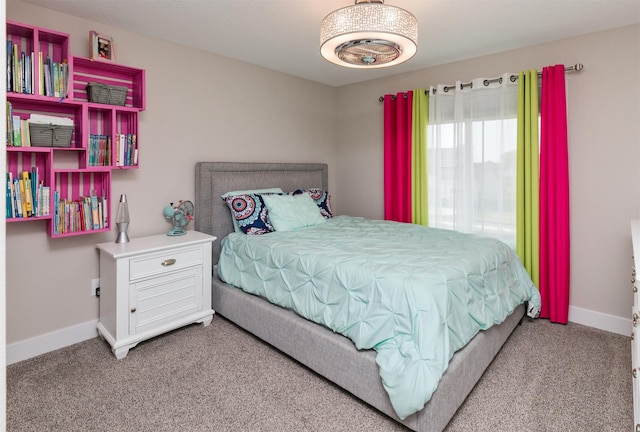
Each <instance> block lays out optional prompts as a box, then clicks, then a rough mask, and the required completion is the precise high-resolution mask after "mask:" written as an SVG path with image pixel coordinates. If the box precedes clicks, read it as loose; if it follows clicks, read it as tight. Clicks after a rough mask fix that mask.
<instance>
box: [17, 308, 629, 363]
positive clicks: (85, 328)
mask: <svg viewBox="0 0 640 432" xmlns="http://www.w3.org/2000/svg"><path fill="white" fill-rule="evenodd" d="M569 321H571V322H574V323H576V324H582V325H586V326H588V327H594V328H597V329H600V330H605V331H609V332H612V333H617V334H621V335H625V336H629V335H630V334H631V319H628V318H621V317H617V316H613V315H607V314H603V313H601V312H594V311H592V310H588V309H583V308H579V307H576V306H569ZM97 324H98V320H94V321H87V322H85V323H82V324H78V325H75V326H72V327H67V328H64V329H62V330H57V331H54V332H51V333H46V334H43V335H41V336H36V337H33V338H31V339H26V340H23V341H20V342H15V343H12V344H11V345H7V365H10V364H12V363H17V362H19V361H22V360H26V359H29V358H31V357H35V356H38V355H41V354H45V353H48V352H49V351H55V350H57V349H60V348H64V347H66V346H69V345H73V344H76V343H78V342H83V341H85V340H87V339H91V338H94V337H96V336H98V332H97V330H96V325H97Z"/></svg>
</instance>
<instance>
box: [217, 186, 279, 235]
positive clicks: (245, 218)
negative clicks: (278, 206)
mask: <svg viewBox="0 0 640 432" xmlns="http://www.w3.org/2000/svg"><path fill="white" fill-rule="evenodd" d="M223 199H224V200H225V201H226V202H227V205H228V206H229V209H230V210H231V215H232V216H233V218H234V219H235V220H236V222H237V223H238V227H239V228H240V230H241V231H242V232H243V233H245V234H249V235H260V234H268V233H270V232H273V231H275V230H274V229H273V226H272V225H271V223H270V222H269V212H268V211H267V206H265V205H264V200H263V199H262V197H261V196H260V195H259V194H240V195H228V196H226V197H225V198H223Z"/></svg>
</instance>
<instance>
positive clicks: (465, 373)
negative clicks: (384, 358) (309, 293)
mask: <svg viewBox="0 0 640 432" xmlns="http://www.w3.org/2000/svg"><path fill="white" fill-rule="evenodd" d="M212 290H213V292H212V304H213V305H212V306H213V309H214V310H215V311H216V314H220V315H222V316H224V317H225V318H227V319H229V320H230V321H232V322H234V323H235V324H237V325H238V326H240V327H241V328H243V329H245V330H247V331H248V332H250V333H252V334H254V335H255V336H257V337H258V338H260V339H262V340H264V341H265V342H267V343H268V344H270V345H272V346H274V347H275V348H277V349H278V350H280V351H282V352H283V353H285V354H287V355H288V356H290V357H292V358H294V359H295V360H297V361H299V362H300V363H302V364H303V365H305V366H307V367H308V368H310V369H311V370H313V371H315V372H317V373H318V374H320V375H321V376H323V377H325V378H327V379H328V380H330V381H332V382H334V383H335V384H337V385H338V386H340V387H342V388H343V389H345V390H347V391H348V392H350V393H351V394H353V395H354V396H356V397H357V398H359V399H361V400H362V401H364V402H366V403H368V404H369V405H371V406H373V407H374V408H376V409H377V410H379V411H381V412H383V413H384V414H386V415H388V416H389V417H391V418H393V419H394V420H396V421H398V422H400V423H402V424H403V425H405V426H407V427H408V428H410V429H412V430H414V431H417V432H427V431H429V432H432V431H442V430H443V429H444V428H445V427H446V425H447V423H449V421H450V420H451V418H452V417H453V415H454V414H455V412H456V411H457V409H458V408H459V407H460V405H462V403H463V402H464V399H465V398H466V397H467V395H468V394H469V393H470V392H471V390H472V389H473V387H474V386H475V384H476V382H477V381H478V380H479V379H480V377H481V376H482V374H483V372H484V371H485V369H486V368H487V367H488V366H489V364H490V363H491V361H492V360H493V358H494V357H495V355H496V354H497V353H498V351H500V348H501V347H502V345H503V344H504V342H505V341H506V340H507V338H508V337H509V335H510V334H511V332H512V331H513V329H514V328H515V327H516V326H517V325H518V323H519V322H520V320H521V319H522V317H523V316H524V306H519V307H518V309H516V311H515V312H514V313H513V314H511V315H510V316H509V317H508V318H507V319H506V320H505V321H504V322H503V323H502V324H500V325H498V326H494V327H492V328H490V329H489V330H487V331H484V332H481V333H480V334H478V335H477V336H476V337H474V338H473V340H472V341H471V342H469V344H468V345H467V346H465V347H464V348H463V349H461V350H460V351H458V352H457V353H456V354H455V355H454V356H453V359H452V360H451V363H450V364H449V367H448V369H447V371H446V372H445V374H444V375H443V377H442V380H441V381H440V384H439V385H438V389H437V390H436V392H435V393H434V394H433V396H432V397H431V400H430V401H429V402H428V403H427V405H426V406H425V407H424V408H423V409H422V410H421V411H419V412H418V413H416V414H413V415H411V416H409V417H407V418H406V419H404V420H400V419H399V418H398V416H396V414H395V412H394V411H393V407H392V406H391V402H390V401H389V397H388V395H387V392H386V391H385V389H384V387H383V386H382V381H381V379H380V375H379V372H378V366H377V365H376V357H375V351H373V350H364V351H359V350H357V349H356V347H355V345H354V344H353V342H351V341H350V340H349V339H347V338H346V337H344V336H342V335H340V334H337V333H334V332H333V331H331V330H330V329H328V328H326V327H324V326H321V325H318V324H315V323H313V322H311V321H308V320H306V319H304V318H302V317H300V316H299V315H297V314H296V313H294V312H292V311H290V310H287V309H284V308H282V307H280V306H276V305H273V304H271V303H269V302H268V301H266V300H264V299H262V298H261V297H258V296H255V295H252V294H248V293H246V292H244V291H242V290H241V289H238V288H236V287H232V286H230V285H227V284H225V283H224V282H222V281H221V280H220V279H218V278H217V276H215V275H214V277H213V279H212Z"/></svg>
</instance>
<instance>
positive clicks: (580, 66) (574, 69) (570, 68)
mask: <svg viewBox="0 0 640 432" xmlns="http://www.w3.org/2000/svg"><path fill="white" fill-rule="evenodd" d="M582 69H584V65H583V64H582V63H576V64H574V65H573V66H565V68H564V71H565V72H580V71H581V70H582ZM540 75H542V72H541V71H538V76H540ZM509 79H510V80H511V82H516V80H517V79H518V75H511V76H510V77H509ZM494 82H499V83H502V77H500V78H493V79H486V80H484V82H483V83H484V85H485V86H488V85H489V84H491V83H494ZM465 87H473V83H470V82H468V83H462V84H460V90H462V89H463V88H465ZM454 88H456V86H445V87H444V91H445V92H448V91H449V90H453V89H454ZM425 92H427V90H425ZM434 92H435V89H434ZM395 97H396V96H395V95H392V96H391V98H392V99H394V98H395ZM404 97H405V98H406V97H407V94H406V93H404ZM378 100H379V101H380V102H384V96H380V97H379V98H378Z"/></svg>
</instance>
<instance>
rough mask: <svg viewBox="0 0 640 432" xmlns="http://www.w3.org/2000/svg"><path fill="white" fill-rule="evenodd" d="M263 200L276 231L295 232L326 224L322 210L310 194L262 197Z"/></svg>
mask: <svg viewBox="0 0 640 432" xmlns="http://www.w3.org/2000/svg"><path fill="white" fill-rule="evenodd" d="M262 199H263V201H264V204H265V206H266V207H267V210H268V211H269V221H270V222H271V225H273V228H274V229H275V230H276V231H294V230H296V229H298V228H304V227H308V226H314V225H319V224H322V223H325V218H324V217H323V216H322V214H321V213H320V208H318V206H317V205H316V203H315V201H314V200H313V198H311V196H310V195H309V194H306V193H304V194H300V195H262Z"/></svg>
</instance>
